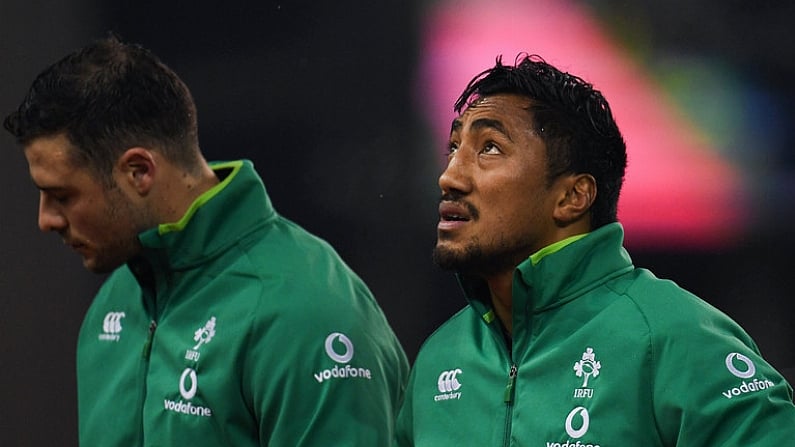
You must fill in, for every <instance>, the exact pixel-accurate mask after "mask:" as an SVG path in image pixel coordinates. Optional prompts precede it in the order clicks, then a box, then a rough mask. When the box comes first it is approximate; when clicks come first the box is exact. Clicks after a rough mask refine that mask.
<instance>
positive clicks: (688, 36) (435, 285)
mask: <svg viewBox="0 0 795 447" xmlns="http://www.w3.org/2000/svg"><path fill="white" fill-rule="evenodd" d="M164 3H166V2H154V1H152V2H147V1H138V2H134V3H133V2H128V3H127V2H101V1H98V0H97V1H89V0H82V1H78V0H71V1H55V0H51V1H24V2H23V1H20V0H1V2H0V114H2V116H5V115H6V114H7V113H8V112H10V111H11V110H13V109H14V108H15V107H16V106H17V105H18V103H19V101H20V100H21V99H22V97H23V95H24V92H25V91H26V89H27V87H28V86H29V84H30V82H31V81H32V80H33V78H34V77H35V75H36V74H38V73H39V72H40V71H41V70H42V69H44V68H45V67H46V66H47V65H49V64H50V63H52V62H54V61H55V60H57V59H59V58H60V57H62V56H63V55H65V54H66V53H68V52H70V51H72V50H74V49H76V48H78V47H80V46H82V45H84V44H86V43H87V42H89V41H90V40H92V39H94V38H97V37H102V36H104V35H105V34H106V33H107V32H108V31H110V30H113V31H115V32H117V33H118V34H120V35H121V37H122V38H124V39H125V40H128V41H133V42H137V43H141V44H143V45H144V46H146V47H148V48H150V49H152V50H153V51H154V52H155V53H156V54H158V55H159V56H160V57H161V58H162V59H163V60H164V61H165V62H166V63H167V64H168V65H170V66H171V67H172V68H173V69H174V70H175V71H177V73H179V74H180V75H181V76H182V78H183V79H184V80H185V81H186V83H187V84H188V85H189V86H190V87H191V89H192V91H193V93H194V96H195V99H196V102H197V106H198V109H199V123H200V132H201V143H202V148H203V150H204V152H205V154H206V155H207V158H208V159H233V158H250V159H252V160H253V161H254V162H255V164H256V166H257V168H258V169H259V171H260V173H261V174H262V177H263V179H264V181H265V183H266V186H267V188H268V190H269V193H270V195H271V197H272V199H273V202H274V204H275V206H276V207H277V209H278V210H279V211H280V212H281V213H282V214H284V215H285V216H287V217H289V218H291V219H293V220H295V221H296V222H298V223H299V224H301V225H303V226H304V227H306V228H307V229H309V230H310V231H312V232H314V233H316V234H318V235H320V236H321V237H323V238H325V239H327V240H328V241H330V242H331V243H332V244H333V245H334V246H335V247H336V248H337V249H338V251H339V252H340V253H341V255H342V256H343V258H345V259H346V260H347V261H348V263H349V264H350V265H351V266H352V267H353V268H354V270H356V271H357V272H358V273H359V274H360V275H361V276H362V277H363V278H364V280H365V281H366V282H367V283H368V284H369V285H370V287H371V289H372V290H373V292H374V293H375V295H376V297H377V299H378V300H379V302H380V303H381V305H382V307H383V309H384V311H385V313H386V314H387V317H388V318H389V319H390V321H391V322H392V325H393V327H394V329H395V331H396V333H397V334H398V336H399V338H400V339H401V341H402V342H403V344H404V347H405V349H406V352H407V354H408V355H409V357H410V358H411V359H413V358H414V355H415V354H416V351H417V350H418V348H419V345H420V343H421V342H422V340H423V339H424V338H425V337H426V336H427V335H428V334H429V333H430V332H431V331H432V330H433V329H434V328H435V327H436V326H437V325H438V324H440V323H441V322H442V321H444V320H446V319H447V318H448V317H449V316H450V315H451V314H452V313H453V312H455V311H456V310H457V309H458V308H460V307H461V306H463V304H464V301H463V298H462V297H461V295H460V293H459V291H458V289H457V288H456V285H455V281H454V280H453V278H452V276H451V275H450V274H447V273H444V272H441V271H438V270H437V269H436V268H435V267H434V266H433V264H432V262H431V259H430V251H431V248H432V247H433V244H434V241H435V231H434V228H435V222H436V215H435V213H436V200H437V195H438V194H437V186H436V177H437V176H438V174H439V172H440V171H441V166H439V164H438V157H437V156H436V152H435V151H436V150H437V149H438V148H435V147H433V146H434V144H435V143H432V142H431V141H433V139H432V138H430V137H429V135H428V133H429V131H428V129H427V128H426V125H425V124H424V123H423V122H421V120H420V118H419V116H420V114H419V113H418V110H419V108H420V107H422V98H415V96H414V95H413V93H412V92H413V91H415V89H414V87H415V86H414V85H413V82H414V79H415V77H416V73H415V68H416V61H417V59H418V56H419V54H420V52H421V51H422V45H421V43H420V36H418V31H417V30H418V28H419V26H418V25H419V23H420V22H421V20H422V17H423V11H424V8H425V7H427V2H423V3H420V2H419V1H416V2H414V3H412V2H407V1H399V0H382V1H380V2H366V1H361V0H360V1H355V0H343V1H336V2H317V1H315V2H311V1H304V2H294V1H284V2H276V1H259V2H227V3H226V4H221V3H216V4H213V5H207V4H205V3H206V2H190V3H189V2H184V3H183V2H171V3H167V4H164ZM230 3H231V4H230ZM462 4H465V2H462ZM420 5H422V7H421V6H420ZM587 5H588V7H591V8H593V10H594V13H595V14H597V15H598V16H599V17H600V18H602V20H603V21H604V22H605V23H606V24H608V25H609V26H610V27H611V29H613V30H614V32H615V34H616V36H617V38H619V39H624V40H625V41H626V42H628V43H627V45H628V46H629V47H632V46H633V45H635V46H643V47H644V51H646V52H647V54H662V53H665V54H669V53H670V52H676V51H687V52H688V54H696V55H703V57H705V58H713V59H714V58H719V59H721V60H724V61H728V62H729V63H731V64H734V66H737V67H741V68H742V69H743V70H745V71H746V73H747V74H748V75H749V76H753V77H754V79H755V80H756V81H757V82H760V83H763V84H764V85H765V86H766V87H767V88H769V89H772V90H774V91H775V92H776V101H777V110H781V113H782V114H781V115H780V117H779V118H780V119H781V120H783V121H784V122H785V123H792V110H793V109H794V108H793V107H792V106H793V102H795V101H793V98H795V93H794V92H793V87H792V85H791V84H792V79H795V76H794V75H795V66H794V64H795V58H793V57H792V55H793V48H794V47H793V40H792V38H791V29H790V28H791V25H790V24H791V23H792V19H793V18H795V13H793V7H792V6H790V5H789V4H788V3H787V2H785V1H777V2H764V1H763V2H755V3H753V4H748V2H738V1H720V2H718V1H700V2H698V1H697V2H692V1H668V2H646V1H641V2H630V1H618V0H604V1H594V2H587ZM462 7H463V6H462ZM484 26H488V24H484ZM462 32H466V30H462ZM637 36H642V38H640V37H637ZM651 59H652V60H653V58H651ZM489 62H490V61H484V64H488V63H489ZM473 74H474V73H473ZM462 87H463V86H462ZM451 106H452V104H451ZM785 127H787V128H788V131H787V132H786V133H785V134H784V135H783V136H782V138H780V141H779V145H778V146H776V147H775V148H773V149H772V150H771V149H770V148H767V150H768V152H766V153H769V154H770V155H769V156H768V157H767V158H766V159H765V160H766V163H765V167H766V169H764V170H762V171H761V175H760V174H759V171H757V173H756V174H755V175H757V176H759V177H760V179H759V180H758V183H759V184H761V187H760V186H759V185H757V187H758V191H760V192H759V199H758V200H760V201H761V202H762V203H763V206H760V207H759V210H758V212H757V214H758V215H757V216H756V219H755V221H754V222H753V225H752V227H751V228H750V229H749V231H748V232H747V234H746V235H745V236H744V237H743V238H741V240H739V241H736V242H734V243H733V244H731V245H729V246H726V247H723V248H720V249H712V250H708V251H707V250H687V249H682V248H676V247H671V248H670V249H667V250H660V249H656V250H653V251H652V250H643V249H639V250H635V251H633V252H632V255H633V258H634V260H635V263H636V265H639V266H642V267H647V268H650V269H652V270H653V271H654V272H655V273H656V274H657V275H658V276H661V277H668V278H672V279H674V280H676V281H677V282H678V283H679V284H680V285H682V286H684V287H685V288H688V289H689V290H691V291H693V292H695V293H696V294H698V295H699V296H701V297H702V298H704V299H705V300H707V301H709V302H710V303H712V304H713V305H715V306H717V307H718V308H720V309H722V310H724V311H725V312H726V313H728V314H729V315H730V316H732V317H733V318H735V319H736V320H737V321H738V322H740V323H741V324H742V325H743V326H744V327H745V328H746V330H747V331H748V332H749V333H750V334H751V335H752V336H753V337H754V338H755V340H756V341H757V343H758V344H759V346H760V348H761V349H762V351H763V353H764V354H765V355H766V357H767V358H768V359H769V360H770V361H771V363H773V365H774V366H776V367H777V368H778V369H779V370H781V371H782V372H784V374H785V375H786V376H787V377H788V378H789V380H790V381H791V382H793V381H795V350H793V347H792V342H793V340H795V328H793V324H792V322H791V319H792V316H793V307H794V306H793V304H792V302H791V301H792V295H793V293H792V290H793V286H795V280H794V279H793V274H792V267H793V264H794V263H793V261H792V255H791V254H792V253H793V249H795V243H794V242H793V240H795V230H793V227H792V224H791V222H792V217H793V204H795V200H793V193H794V192H795V187H794V186H793V185H794V183H793V180H792V178H793V176H792V174H793V171H795V162H794V159H795V157H793V155H792V154H793V152H792V150H791V148H790V144H791V141H792V137H793V132H794V131H793V130H792V129H793V126H791V125H789V124H788V125H787V126H785ZM760 150H761V148H760ZM0 153H2V154H3V155H2V157H3V163H2V164H1V165H0V182H2V183H0V191H2V192H0V194H1V195H0V198H1V199H0V200H2V203H1V204H0V241H1V242H2V245H1V246H2V247H3V252H2V256H0V309H2V315H1V316H0V405H2V409H0V445H3V446H11V445H19V446H43V445H76V443H77V441H76V424H77V422H76V403H75V383H74V382H75V373H74V346H75V341H76V337H77V331H78V329H79V326H80V323H81V319H82V315H83V313H84V311H85V309H86V308H87V307H88V305H89V303H90V300H91V297H92V295H93V293H94V292H95V291H96V289H97V287H98V286H99V284H100V281H101V279H102V278H101V277H97V276H94V275H91V274H89V273H87V272H86V271H84V270H83V268H82V266H81V263H80V260H79V258H78V256H77V255H76V254H74V253H72V252H70V251H69V250H68V249H67V248H66V247H63V246H62V245H61V243H60V241H59V239H58V237H57V236H56V235H41V234H40V233H39V232H38V230H37V227H36V213H37V200H38V193H37V191H36V190H35V188H34V187H33V186H32V184H31V183H30V181H29V179H28V174H27V166H26V163H25V160H24V157H23V155H22V152H21V150H20V149H19V148H17V147H16V146H15V145H14V142H13V140H12V139H11V138H10V136H8V135H7V134H6V133H5V132H3V133H2V135H0ZM664 221H665V219H664V216H661V223H662V224H664ZM297 330H299V329H297Z"/></svg>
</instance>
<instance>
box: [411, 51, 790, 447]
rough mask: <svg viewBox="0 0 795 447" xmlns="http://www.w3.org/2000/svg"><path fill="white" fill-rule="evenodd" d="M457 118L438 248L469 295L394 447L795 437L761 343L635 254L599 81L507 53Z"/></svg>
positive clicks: (615, 142)
mask: <svg viewBox="0 0 795 447" xmlns="http://www.w3.org/2000/svg"><path fill="white" fill-rule="evenodd" d="M455 111H456V112H457V113H458V117H457V118H455V119H454V120H453V124H452V130H451V133H450V140H449V155H448V165H447V168H446V169H445V171H444V172H443V173H442V175H441V177H440V178H439V187H440V189H441V193H442V195H441V201H440V205H439V216H440V219H439V223H438V227H437V232H438V240H437V245H436V248H435V250H434V259H435V260H436V262H437V263H438V264H439V265H440V266H441V267H442V268H445V269H448V270H453V271H455V272H456V274H457V277H458V280H459V283H460V285H461V288H462V290H463V292H464V295H465V296H466V298H467V300H468V303H469V305H468V306H467V307H465V308H464V309H463V310H461V311H460V312H459V313H457V314H456V315H455V316H453V317H452V318H450V319H449V320H448V321H447V322H446V323H445V324H444V325H442V326H441V327H440V328H439V329H438V330H437V331H436V332H435V333H434V334H433V335H431V337H430V338H429V339H428V340H427V341H426V342H425V344H424V345H423V347H422V349H421V350H420V353H419V354H418V356H417V359H416V361H415V363H414V366H413V369H412V373H411V377H410V379H409V386H408V388H407V393H406V400H405V402H404V404H403V406H402V408H401V411H400V414H399V417H398V436H397V443H396V444H397V445H398V446H401V447H406V446H417V447H443V446H464V445H466V446H485V445H504V446H508V445H511V446H512V445H517V446H544V445H546V446H547V447H551V446H558V447H560V446H564V447H574V446H578V447H582V446H597V445H603V446H607V445H625V446H676V445H679V446H689V447H693V446H719V445H720V446H728V445H732V446H738V445H743V446H752V445H753V446H763V445H764V446H770V445H781V444H786V443H788V442H791V441H792V440H793V439H795V406H793V403H792V388H791V387H790V385H789V384H787V382H786V381H785V380H784V378H783V377H782V376H781V375H780V374H779V373H778V372H776V371H775V370H774V369H773V368H772V367H771V366H770V365H769V364H768V363H767V362H766V361H765V360H764V359H763V358H762V356H761V355H760V353H759V350H758V349H757V347H756V345H755V344H754V342H753V341H752V340H751V338H750V337H749V336H748V335H747V334H746V333H745V332H744V331H743V330H742V329H741V328H740V327H739V326H738V325H737V324H736V323H735V322H733V321H732V320H731V319H729V318H728V317H727V316H726V315H724V314H723V313H721V312H720V311H718V310H717V309H715V308H714V307H712V306H710V305H709V304H707V303H706V302H704V301H702V300H701V299H699V298H697V297H695V296H694V295H692V294H690V293H688V292H687V291H685V290H683V289H681V288H679V287H678V286H677V285H676V284H674V283H673V282H671V281H666V280H661V279H658V278H656V277H655V276H654V275H653V274H652V273H651V272H649V271H647V270H644V269H639V268H635V266H633V265H632V261H631V260H630V257H629V255H628V254H627V252H626V251H625V250H624V248H623V246H622V244H623V229H622V227H621V225H620V224H619V223H618V222H617V212H616V210H617V204H618V197H619V191H620V189H621V185H622V182H623V178H624V170H625V167H626V163H627V157H626V149H625V143H624V140H623V138H622V136H621V133H620V132H619V130H618V127H617V125H616V123H615V121H614V119H613V116H612V113H611V111H610V107H609V105H608V103H607V101H606V100H605V98H604V97H603V96H602V95H601V93H600V92H598V91H597V90H595V89H594V88H593V87H592V86H591V85H590V84H588V83H587V82H585V81H584V80H582V79H580V78H578V77H576V76H572V75H570V74H568V73H563V72H561V71H559V70H558V69H556V68H555V67H553V66H551V65H549V64H547V63H546V62H544V61H543V60H542V59H541V58H539V57H537V56H529V57H528V56H522V57H520V58H519V59H517V63H516V64H515V65H513V66H510V65H504V64H503V63H502V61H501V60H500V59H498V60H497V64H496V66H494V67H493V68H491V69H489V70H486V71H485V72H483V73H481V74H479V75H478V76H476V77H475V78H474V79H473V80H472V81H471V82H470V84H469V85H468V86H467V87H466V89H465V90H464V92H463V94H462V95H461V97H460V98H459V99H458V101H457V102H456V104H455ZM650 200H651V199H650Z"/></svg>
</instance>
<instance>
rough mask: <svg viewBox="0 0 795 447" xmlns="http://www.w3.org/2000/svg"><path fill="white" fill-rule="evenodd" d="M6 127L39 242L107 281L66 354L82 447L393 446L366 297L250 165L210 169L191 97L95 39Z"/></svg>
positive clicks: (380, 333)
mask: <svg viewBox="0 0 795 447" xmlns="http://www.w3.org/2000/svg"><path fill="white" fill-rule="evenodd" d="M4 124H5V128H6V129H7V130H9V131H10V132H11V133H13V134H14V135H15V136H16V138H17V140H18V142H19V143H20V144H21V145H22V146H23V147H24V151H25V157H26V159H27V161H28V164H29V168H30V175H31V178H32V179H33V182H34V183H35V184H36V186H37V187H38V188H39V190H40V191H41V192H40V204H39V227H40V228H41V229H42V230H43V231H54V232H57V233H59V234H60V235H61V237H62V238H63V240H64V242H65V243H66V244H68V245H69V246H71V247H72V248H73V249H75V250H76V251H77V252H78V253H80V255H81V256H82V258H83V264H84V265H85V267H86V268H87V269H89V270H91V271H93V272H98V273H104V272H112V273H111V274H110V276H109V278H108V280H107V281H106V282H105V283H104V285H103V286H102V288H101V290H100V291H99V293H98V294H97V296H96V298H95V299H94V301H93V303H92V305H91V308H90V309H89V310H88V312H87V314H86V317H85V320H84V322H83V326H82V328H81V331H80V336H79V341H78V348H77V368H78V407H79V436H80V443H81V444H82V445H85V446H124V447H130V446H143V445H164V446H204V445H206V446H221V445H234V446H266V445H270V446H328V445H351V446H353V445H356V446H366V447H371V446H376V445H387V444H388V443H389V442H390V441H391V439H392V437H393V430H394V417H395V413H396V411H397V406H398V403H399V400H400V399H401V397H402V394H403V389H404V386H405V380H406V378H407V376H408V363H407V360H406V357H405V354H404V353H403V350H402V348H401V347H400V345H399V344H398V341H397V339H396V337H395V335H394V333H393V332H392V330H391V328H390V327H389V324H388V323H387V321H386V319H385V317H384V315H383V313H382V311H381V310H380V308H379V307H378V304H377V303H376V301H375V300H374V298H373V296H372V295H371V293H370V291H369V290H368V288H367V286H366V285H365V284H364V283H363V282H362V281H361V280H360V279H359V277H358V276H357V275H356V274H355V273H354V272H352V271H351V270H350V269H349V268H348V266H347V265H345V263H344V262H343V261H342V260H341V259H340V258H339V256H338V255H337V253H336V252H335V251H334V250H333V249H332V248H331V247H330V246H329V245H328V244H327V243H326V242H324V241H322V240H320V239H318V238H317V237H315V236H313V235H310V234H309V233H307V232H306V231H304V230H303V229H301V228H300V227H299V226H297V225H296V224H294V223H292V222H290V221H289V220H287V219H285V218H283V217H281V216H280V215H279V214H278V213H277V212H276V211H275V210H274V208H273V206H272V205H271V202H270V199H269V198H268V196H267V194H266V192H265V188H264V186H263V184H262V180H261V179H260V177H259V176H258V175H257V173H256V172H255V170H254V167H253V166H252V163H251V162H249V161H245V160H238V161H228V162H221V163H207V162H206V161H205V159H204V157H203V156H202V154H201V152H200V150H199V144H198V137H197V135H198V131H197V121H196V108H195V106H194V103H193V99H192V98H191V94H190V92H189V90H188V88H187V87H186V86H185V84H184V83H183V82H182V81H181V80H180V79H179V77H178V76H177V75H176V74H175V73H174V72H173V71H172V70H170V69H169V68H168V67H166V66H165V65H164V64H163V63H162V62H161V61H160V60H159V59H158V58H157V57H156V56H155V55H153V54H152V53H151V52H149V51H147V50H145V49H143V48H141V47H139V46H136V45H130V44H125V43H122V42H120V41H119V40H118V39H116V38H108V39H104V40H100V41H97V42H95V43H93V44H91V45H89V46H87V47H86V48H84V49H81V50H79V51H77V52H74V53H72V54H70V55H68V56H67V57H65V58H64V59H62V60H60V61H59V62H57V63H55V64H54V65H52V66H51V67H49V68H48V69H46V70H45V71H44V72H43V73H42V74H40V75H39V76H38V77H37V78H36V80H35V81H34V82H33V85H32V86H31V88H30V90H29V92H28V94H27V96H26V98H25V100H24V101H23V102H22V104H21V105H20V107H19V109H18V110H17V111H16V112H14V113H12V114H10V115H9V116H8V117H7V118H6V120H5V122H4Z"/></svg>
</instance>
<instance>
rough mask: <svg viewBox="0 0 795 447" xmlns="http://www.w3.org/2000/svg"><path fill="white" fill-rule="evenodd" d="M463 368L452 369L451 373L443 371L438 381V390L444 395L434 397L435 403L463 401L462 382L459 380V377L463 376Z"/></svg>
mask: <svg viewBox="0 0 795 447" xmlns="http://www.w3.org/2000/svg"><path fill="white" fill-rule="evenodd" d="M463 373H464V372H463V371H461V368H455V369H451V370H449V371H442V373H441V374H439V378H438V379H436V388H437V389H438V390H439V392H440V393H442V394H437V395H435V396H433V400H434V401H435V402H439V401H442V400H451V399H455V400H458V399H461V392H460V391H458V390H460V389H461V382H460V381H459V380H458V375H459V374H463Z"/></svg>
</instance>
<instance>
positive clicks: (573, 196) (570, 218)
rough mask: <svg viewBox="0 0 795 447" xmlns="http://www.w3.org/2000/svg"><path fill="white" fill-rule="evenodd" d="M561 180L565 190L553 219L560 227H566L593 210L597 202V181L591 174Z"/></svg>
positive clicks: (571, 176) (575, 175)
mask: <svg viewBox="0 0 795 447" xmlns="http://www.w3.org/2000/svg"><path fill="white" fill-rule="evenodd" d="M560 180H561V182H562V185H561V186H562V187H563V190H562V193H561V196H560V199H559V200H558V203H557V206H556V207H555V211H554V212H553V216H552V217H553V218H554V219H555V222H557V223H558V225H561V226H566V225H569V224H571V223H573V222H576V221H578V220H580V219H581V218H582V217H583V216H585V215H586V214H588V212H589V211H590V210H591V205H593V202H594V200H596V179H594V178H593V176H592V175H591V174H574V175H570V176H567V177H564V178H562V179H560Z"/></svg>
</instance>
